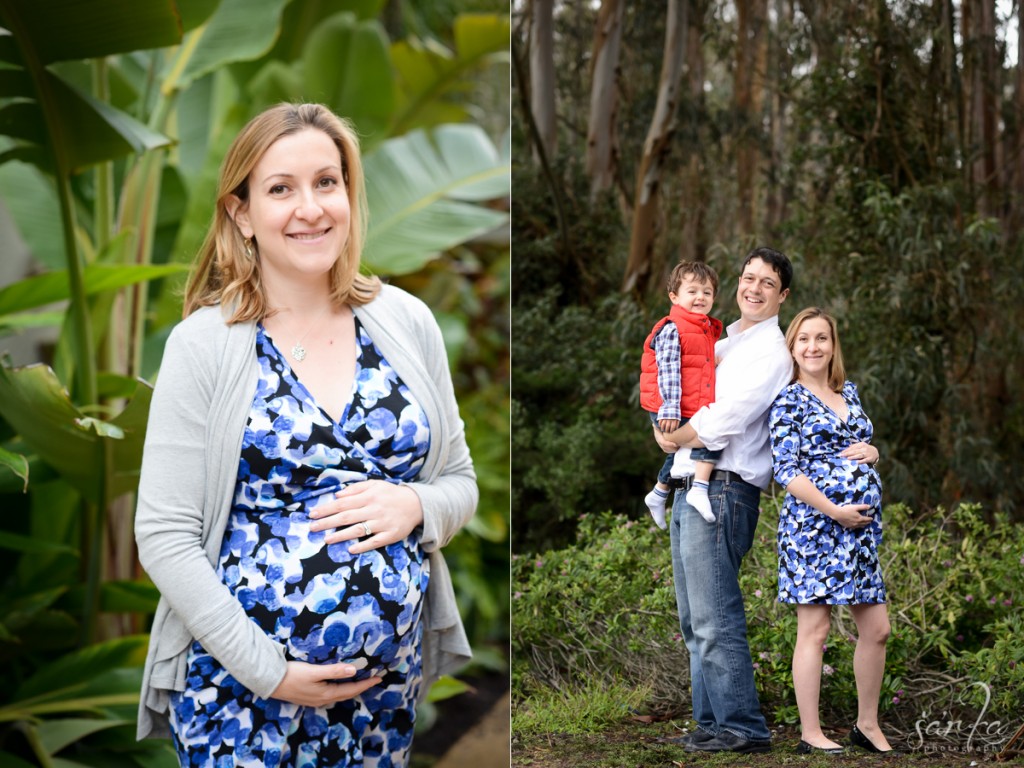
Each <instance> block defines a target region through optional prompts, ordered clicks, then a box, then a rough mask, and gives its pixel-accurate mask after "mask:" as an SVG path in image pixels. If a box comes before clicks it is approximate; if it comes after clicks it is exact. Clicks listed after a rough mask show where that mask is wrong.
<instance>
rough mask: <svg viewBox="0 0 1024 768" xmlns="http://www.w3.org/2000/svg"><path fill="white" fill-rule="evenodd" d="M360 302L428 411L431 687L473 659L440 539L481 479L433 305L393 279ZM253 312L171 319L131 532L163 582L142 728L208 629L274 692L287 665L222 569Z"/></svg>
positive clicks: (469, 510) (237, 673)
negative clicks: (230, 319) (233, 317)
mask: <svg viewBox="0 0 1024 768" xmlns="http://www.w3.org/2000/svg"><path fill="white" fill-rule="evenodd" d="M354 312H355V314H356V316H357V317H358V318H359V320H360V322H362V324H363V326H364V327H365V328H366V330H367V332H368V333H369V335H370V337H371V338H372V339H373V341H374V343H375V344H376V345H377V347H378V348H379V349H380V351H381V353H382V354H383V355H384V357H385V358H387V360H388V362H389V363H391V365H392V366H393V367H394V369H395V370H396V371H397V373H398V375H399V376H400V377H401V378H402V380H403V381H404V382H405V383H406V385H407V386H408V387H409V389H410V391H411V392H412V394H413V395H414V396H415V398H416V400H417V401H418V402H419V403H420V404H421V405H422V406H423V408H424V410H425V411H426V415H427V421H428V423H429V425H430V449H429V451H428V453H427V457H426V463H425V464H424V466H423V469H422V471H421V472H420V476H419V478H418V480H417V481H416V482H413V483H411V484H410V485H409V487H410V488H411V489H412V490H414V491H415V492H416V493H417V495H418V496H419V498H420V502H421V504H422V507H423V533H422V537H421V543H422V546H423V549H424V551H426V552H427V553H428V555H429V562H430V583H429V586H428V588H427V595H426V601H425V604H424V612H423V617H424V619H423V620H424V633H423V673H424V678H425V680H424V685H423V687H422V690H423V692H424V693H426V691H427V690H428V689H429V687H430V683H431V682H433V680H435V679H436V678H437V677H438V676H440V675H442V674H446V673H449V672H452V671H454V670H455V669H456V668H458V667H459V666H460V665H462V664H464V663H465V662H466V661H467V660H468V659H469V654H470V648H469V643H468V641H467V640H466V633H465V630H464V629H463V626H462V620H461V619H460V617H459V612H458V607H457V605H456V603H455V592H454V589H453V588H452V582H451V577H450V575H449V573H448V568H447V566H446V565H445V561H444V557H443V556H442V554H441V552H440V548H441V547H443V546H444V545H445V544H447V543H448V542H449V541H450V540H451V538H452V537H453V536H454V535H455V533H456V532H457V531H458V530H459V529H460V528H461V527H462V526H463V525H465V524H466V522H467V521H468V520H469V518H470V517H471V516H472V515H473V513H474V511H475V510H476V504H477V499H478V495H479V493H478V489H477V486H476V475H475V474H474V472H473V464H472V460H471V459H470V456H469V449H468V447H467V446H466V439H465V432H464V429H463V423H462V420H461V419H460V418H459V411H458V405H457V404H456V402H455V392H454V389H453V387H452V381H451V375H450V373H449V371H448V358H447V355H446V353H445V348H444V341H443V340H442V338H441V331H440V329H439V328H438V326H437V322H436V321H435V320H434V317H433V315H432V314H431V312H430V310H429V308H428V307H427V306H426V305H425V304H424V303H423V302H422V301H420V300H419V299H416V298H414V297H413V296H411V295H409V294H408V293H405V292H404V291H402V290H400V289H398V288H395V287H392V286H384V287H383V288H382V289H381V292H380V294H379V295H378V296H377V298H375V299H374V300H373V301H372V302H370V303H369V304H367V305H365V306H362V307H355V308H354ZM255 343H256V324H255V323H254V322H249V323H236V324H234V325H228V324H226V323H225V321H224V317H223V314H222V312H221V310H220V308H219V307H206V308H203V309H200V310H198V311H197V312H194V313H193V314H192V315H190V316H189V317H188V318H186V319H185V320H183V321H182V322H181V323H179V324H178V325H177V326H176V327H175V328H174V330H173V331H172V332H171V335H170V337H169V338H168V340H167V346H166V348H165V349H164V356H163V362H162V363H161V367H160V375H159V377H158V378H157V383H156V387H155V389H154V391H153V402H152V405H151V408H150V413H149V425H148V427H147V430H146V442H145V449H144V452H143V457H142V474H141V478H140V481H139V497H138V507H137V510H136V516H135V538H136V541H137V543H138V547H139V560H140V562H141V563H142V566H143V567H144V568H145V569H146V571H147V573H149V576H150V578H151V579H152V580H153V583H154V584H155V585H156V586H157V588H158V589H159V590H160V594H161V599H160V603H159V605H158V606H157V610H156V615H155V617H154V619H153V627H152V631H151V636H150V644H149V653H148V654H147V657H146V665H145V669H144V672H143V679H142V698H141V700H140V702H139V722H138V738H140V739H141V738H146V737H147V736H167V735H169V731H168V724H167V710H168V706H169V696H168V692H169V691H181V690H184V686H185V673H186V669H185V656H186V653H187V651H188V647H189V645H190V644H191V643H192V640H193V638H195V639H197V640H199V642H200V643H201V644H202V645H203V648H205V649H206V651H207V652H209V653H210V654H211V655H212V656H213V657H214V658H216V659H217V660H218V661H219V662H220V663H221V664H222V665H224V667H225V668H226V669H227V670H228V672H230V673H231V674H232V675H233V676H234V677H235V679H237V680H238V681H239V682H240V683H242V684H243V685H244V686H246V687H247V688H248V689H249V690H251V691H252V692H253V693H254V694H256V695H257V696H259V697H261V698H267V697H269V696H270V694H271V693H272V692H273V691H274V690H275V689H276V688H277V686H278V684H280V682H281V680H282V679H283V678H284V674H285V665H286V663H287V662H286V660H285V656H284V652H285V649H284V646H283V645H281V644H280V643H278V642H277V641H275V640H273V639H271V638H270V637H269V636H268V635H267V634H266V633H265V632H264V631H263V630H262V629H260V628H259V627H258V626H257V625H256V624H255V623H254V622H252V621H251V620H250V619H249V617H248V616H247V615H246V613H245V611H244V610H243V609H242V606H241V604H240V603H239V602H238V601H237V600H236V599H235V598H234V597H233V596H232V595H231V593H230V592H229V591H228V588H227V587H226V586H225V585H224V584H223V583H222V582H221V581H220V579H219V578H218V577H217V574H216V572H215V570H214V569H215V565H216V563H217V560H218V557H219V554H220V547H221V541H222V539H223V537H224V530H225V527H226V526H227V520H228V516H229V512H230V509H231V503H232V497H233V495H234V489H235V482H236V475H237V471H238V460H239V452H240V449H241V444H242V434H243V432H244V429H245V424H246V421H247V417H248V414H249V409H250V407H251V405H252V396H253V392H255V391H256V382H257V377H258V373H259V372H258V367H257V364H256V355H255V354H254V349H255Z"/></svg>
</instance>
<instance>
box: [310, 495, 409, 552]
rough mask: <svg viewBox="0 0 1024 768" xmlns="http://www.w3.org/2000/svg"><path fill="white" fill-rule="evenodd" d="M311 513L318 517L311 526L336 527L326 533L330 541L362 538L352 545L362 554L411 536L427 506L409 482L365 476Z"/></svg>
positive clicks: (354, 549)
mask: <svg viewBox="0 0 1024 768" xmlns="http://www.w3.org/2000/svg"><path fill="white" fill-rule="evenodd" d="M309 516H310V517H311V518H313V519H314V521H315V522H313V523H312V524H311V525H310V530H313V531H326V530H330V529H332V528H333V529H334V530H332V531H330V533H328V534H327V535H326V536H325V537H324V540H325V541H326V542H327V543H328V544H335V543H337V542H339V541H352V540H353V539H360V541H357V542H356V543H355V544H352V545H351V546H350V547H349V552H351V553H352V554H354V555H358V554H360V553H362V552H369V551H370V550H371V549H377V548H378V547H386V546H387V545H388V544H394V543H395V542H396V541H402V540H404V539H405V538H407V537H408V536H409V534H410V533H412V532H413V530H414V529H415V528H416V526H418V525H420V524H422V523H423V507H422V506H421V505H420V497H419V496H417V495H416V492H415V491H413V490H412V489H411V488H409V487H408V486H406V485H395V484H394V483H388V482H385V481H383V480H364V481H363V482H361V483H353V484H352V485H350V486H347V487H346V488H343V489H342V490H340V491H338V493H336V494H335V498H334V499H333V500H332V501H329V502H326V503H323V504H320V505H318V506H317V507H316V509H314V510H313V511H312V512H310V514H309ZM364 525H365V527H364ZM366 528H369V530H370V535H369V536H367V535H366Z"/></svg>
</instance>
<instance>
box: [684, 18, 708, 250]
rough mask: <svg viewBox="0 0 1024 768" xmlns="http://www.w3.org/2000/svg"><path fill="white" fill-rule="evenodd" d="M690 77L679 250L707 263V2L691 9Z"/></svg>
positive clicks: (687, 56)
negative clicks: (703, 125) (688, 142)
mask: <svg viewBox="0 0 1024 768" xmlns="http://www.w3.org/2000/svg"><path fill="white" fill-rule="evenodd" d="M687 29H688V35H689V39H688V40H687V42H686V45H687V49H686V75H687V79H688V80H689V92H690V98H689V105H688V106H689V108H688V109H687V111H686V115H687V120H689V121H690V125H689V126H688V127H687V128H686V129H685V133H686V135H687V136H689V137H690V140H691V142H692V143H691V148H690V150H689V157H688V159H687V162H686V168H685V169H684V171H683V184H682V188H683V194H682V200H683V211H682V232H683V235H682V242H681V243H680V246H679V258H680V260H681V261H703V260H704V256H705V253H706V252H707V239H708V236H707V197H708V196H707V184H706V180H705V178H704V170H705V165H704V157H703V153H702V152H701V151H700V144H701V142H700V129H701V123H702V121H701V119H700V116H701V115H702V114H703V110H704V46H702V45H701V39H702V38H703V36H704V1H703V0H697V1H696V2H695V3H694V6H693V7H691V8H690V18H689V23H688V24H687Z"/></svg>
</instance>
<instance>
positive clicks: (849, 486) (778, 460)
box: [769, 381, 886, 605]
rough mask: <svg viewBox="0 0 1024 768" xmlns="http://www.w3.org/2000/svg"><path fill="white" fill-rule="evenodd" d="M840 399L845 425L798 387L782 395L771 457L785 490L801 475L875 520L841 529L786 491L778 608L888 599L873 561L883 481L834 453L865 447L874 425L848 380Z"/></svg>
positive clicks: (772, 423)
mask: <svg viewBox="0 0 1024 768" xmlns="http://www.w3.org/2000/svg"><path fill="white" fill-rule="evenodd" d="M842 395H843V400H844V401H845V402H846V407H847V409H848V411H849V415H848V416H847V419H846V421H843V420H842V419H841V418H840V417H839V416H838V415H837V414H836V413H835V412H833V411H832V410H831V409H830V408H828V407H827V406H826V405H825V404H824V403H822V402H821V400H819V399H818V398H817V396H815V395H814V394H813V393H812V392H811V391H810V390H808V389H807V388H806V387H804V386H803V385H802V384H800V383H799V382H794V383H793V384H790V385H789V386H788V387H786V388H785V389H784V390H782V392H781V393H779V396H778V397H777V398H776V399H775V402H774V404H773V405H772V408H771V413H770V416H769V427H770V430H771V442H772V459H773V465H774V471H775V479H776V480H777V481H778V482H779V484H780V485H783V486H788V485H789V483H790V481H792V480H793V479H794V478H795V477H797V476H798V475H801V474H803V475H805V476H806V477H807V478H808V479H809V480H810V481H811V482H812V483H814V485H815V486H817V488H818V490H820V491H821V492H822V493H824V494H825V496H827V497H828V498H829V500H831V501H833V502H835V503H836V504H839V505H845V504H870V505H871V509H869V510H866V511H865V514H867V515H870V516H871V517H872V518H873V520H872V521H871V523H870V524H868V525H866V526H865V527H863V528H859V529H856V530H853V529H850V528H844V527H843V526H842V525H840V524H839V523H837V522H835V521H834V520H833V519H832V518H830V517H828V516H827V515H824V514H822V513H821V512H819V511H818V510H816V509H815V508H814V507H812V506H810V505H809V504H805V503H804V502H802V501H798V500H797V499H796V498H795V497H793V496H792V495H790V494H787V495H786V498H785V501H784V502H783V506H782V511H781V513H780V515H779V533H778V544H779V601H780V602H783V603H799V604H826V605H859V604H862V603H884V602H885V599H886V595H885V584H884V582H883V581H882V572H881V568H880V567H879V563H878V546H879V544H880V543H881V541H882V485H881V481H880V480H879V478H878V472H876V471H875V469H874V467H871V466H868V465H867V464H858V463H857V462H856V461H855V460H851V459H844V458H843V457H842V456H840V455H839V453H840V451H842V450H843V449H845V448H847V447H848V446H850V445H851V444H853V443H856V442H861V441H863V442H866V443H867V442H870V441H871V436H872V432H873V427H872V425H871V420H870V419H869V418H868V417H867V414H865V413H864V408H863V407H862V406H861V403H860V397H859V396H858V394H857V387H856V386H855V385H854V384H853V383H852V382H849V381H847V382H846V383H845V384H844V385H843V391H842Z"/></svg>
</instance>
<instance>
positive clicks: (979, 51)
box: [961, 0, 998, 214]
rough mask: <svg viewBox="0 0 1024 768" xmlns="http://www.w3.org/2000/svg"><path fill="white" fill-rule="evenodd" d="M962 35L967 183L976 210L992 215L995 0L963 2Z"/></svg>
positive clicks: (994, 185) (994, 159)
mask: <svg viewBox="0 0 1024 768" xmlns="http://www.w3.org/2000/svg"><path fill="white" fill-rule="evenodd" d="M962 14H963V15H962V19H961V24H962V27H961V35H962V37H963V41H964V81H965V83H966V95H965V100H964V101H965V103H966V105H967V121H966V122H967V150H968V152H969V153H970V155H969V159H968V163H967V167H968V169H969V177H968V180H969V182H970V185H971V189H972V190H973V192H974V195H975V199H976V200H977V201H978V206H979V209H980V210H981V211H982V212H984V213H986V214H992V213H993V212H994V207H995V200H996V195H997V192H996V190H997V188H998V185H997V182H996V179H995V176H996V155H995V130H996V102H995V98H996V94H995V90H996V88H997V87H998V86H997V82H998V81H997V79H996V74H995V61H996V56H995V8H994V0H964V2H963V5H962Z"/></svg>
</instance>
